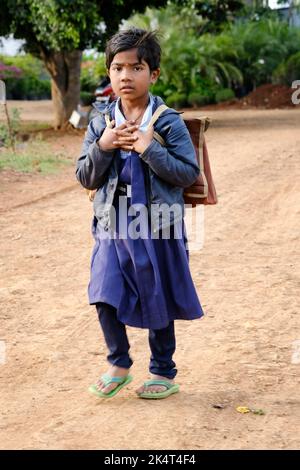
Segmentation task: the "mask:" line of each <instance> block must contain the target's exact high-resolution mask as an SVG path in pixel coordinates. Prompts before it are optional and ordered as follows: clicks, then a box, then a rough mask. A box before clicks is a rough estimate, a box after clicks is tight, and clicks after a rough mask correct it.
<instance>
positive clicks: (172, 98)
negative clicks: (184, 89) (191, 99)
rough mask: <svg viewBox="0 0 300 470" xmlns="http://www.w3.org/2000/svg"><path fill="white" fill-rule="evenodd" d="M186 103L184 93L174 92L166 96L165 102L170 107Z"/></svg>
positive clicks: (179, 106) (178, 106) (177, 106)
mask: <svg viewBox="0 0 300 470" xmlns="http://www.w3.org/2000/svg"><path fill="white" fill-rule="evenodd" d="M186 103H187V100H186V95H184V94H183V93H178V92H174V93H172V94H171V95H169V96H168V97H167V98H166V104H167V105H168V106H170V107H171V108H182V106H184V105H185V104H186Z"/></svg>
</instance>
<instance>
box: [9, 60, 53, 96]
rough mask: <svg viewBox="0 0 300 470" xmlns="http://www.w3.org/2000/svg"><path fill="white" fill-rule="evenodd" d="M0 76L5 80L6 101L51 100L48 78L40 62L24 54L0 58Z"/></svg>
mask: <svg viewBox="0 0 300 470" xmlns="http://www.w3.org/2000/svg"><path fill="white" fill-rule="evenodd" d="M0 61H1V62H2V64H1V67H0V74H1V76H2V77H3V78H4V80H5V84H6V92H7V99H13V100H26V99H27V100H34V99H50V98H51V82H50V76H49V74H48V72H47V70H46V69H45V67H44V64H43V62H42V61H41V60H39V59H37V58H35V57H33V56H31V55H30V54H26V55H23V56H14V57H9V56H0Z"/></svg>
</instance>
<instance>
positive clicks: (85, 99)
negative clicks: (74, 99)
mask: <svg viewBox="0 0 300 470" xmlns="http://www.w3.org/2000/svg"><path fill="white" fill-rule="evenodd" d="M80 101H81V104H82V106H90V105H91V104H92V103H93V102H94V101H95V96H94V94H93V93H90V92H89V91H81V92H80Z"/></svg>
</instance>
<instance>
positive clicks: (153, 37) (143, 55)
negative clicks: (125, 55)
mask: <svg viewBox="0 0 300 470" xmlns="http://www.w3.org/2000/svg"><path fill="white" fill-rule="evenodd" d="M135 48H137V57H138V60H139V62H141V61H142V60H144V61H145V62H147V64H148V65H149V68H150V71H151V72H152V71H153V70H156V69H158V68H159V64H160V57H161V47H160V44H159V40H158V37H157V32H156V31H146V30H145V29H139V28H130V29H127V30H123V31H119V32H118V33H116V34H115V35H114V36H112V37H111V38H110V40H109V41H108V42H107V44H106V49H105V54H106V67H107V69H109V68H110V64H111V63H112V61H113V58H114V56H115V55H116V54H118V53H119V52H123V51H127V50H128V49H135Z"/></svg>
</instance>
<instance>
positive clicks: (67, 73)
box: [42, 50, 82, 129]
mask: <svg viewBox="0 0 300 470" xmlns="http://www.w3.org/2000/svg"><path fill="white" fill-rule="evenodd" d="M42 59H43V61H44V62H45V65H46V67H47V70H48V71H49V73H50V75H51V94H52V102H53V105H54V116H55V120H54V127H55V129H60V128H62V127H65V126H66V125H67V123H68V119H69V118H70V116H71V114H72V112H73V111H74V109H77V105H78V103H79V99H80V66H81V59H82V51H79V50H74V51H59V52H50V53H47V54H45V53H44V52H42Z"/></svg>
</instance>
